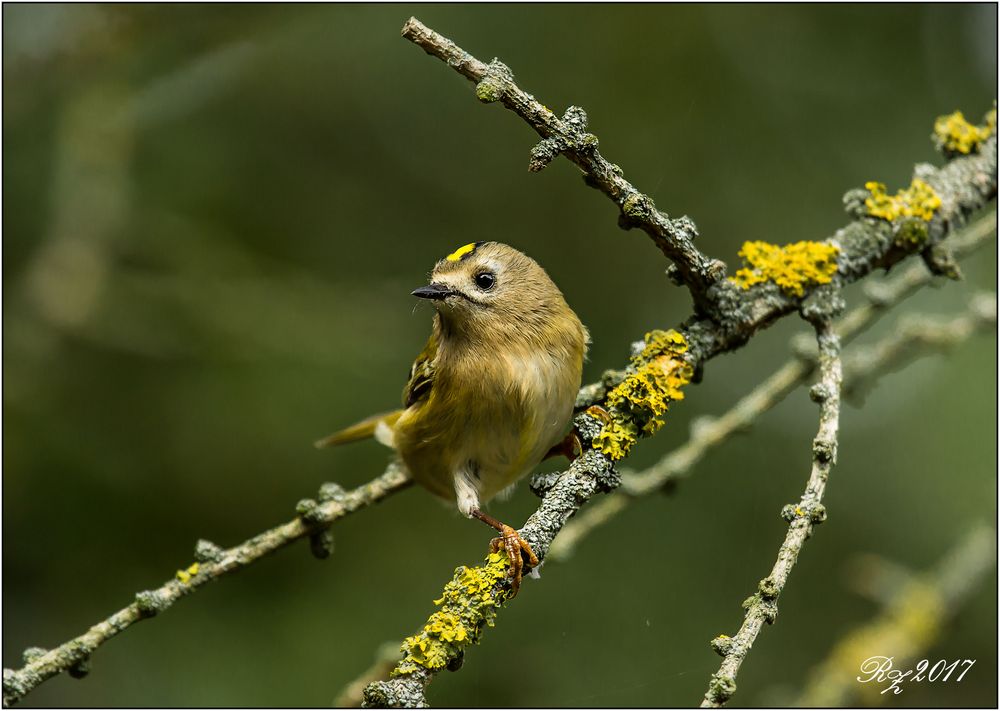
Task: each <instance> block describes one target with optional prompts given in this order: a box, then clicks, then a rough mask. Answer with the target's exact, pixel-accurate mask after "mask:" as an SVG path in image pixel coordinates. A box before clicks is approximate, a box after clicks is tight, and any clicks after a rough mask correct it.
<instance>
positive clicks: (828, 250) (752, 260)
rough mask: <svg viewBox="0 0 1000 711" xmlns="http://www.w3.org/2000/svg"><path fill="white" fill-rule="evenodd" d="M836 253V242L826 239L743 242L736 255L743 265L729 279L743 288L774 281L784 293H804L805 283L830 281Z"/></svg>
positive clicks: (795, 294) (833, 270)
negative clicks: (741, 259) (778, 243)
mask: <svg viewBox="0 0 1000 711" xmlns="http://www.w3.org/2000/svg"><path fill="white" fill-rule="evenodd" d="M839 252H840V248H839V247H838V246H837V245H835V244H828V243H826V242H795V243H794V244H789V245H785V246H784V247H781V246H778V245H774V244H770V243H768V242H744V243H743V248H742V249H740V251H739V256H740V257H742V258H743V261H744V263H745V264H746V266H745V267H743V268H742V269H740V270H738V271H737V272H736V274H735V275H734V276H732V277H730V279H729V280H730V281H731V282H733V283H735V284H737V285H739V286H741V287H743V288H744V289H749V288H750V287H751V286H754V285H755V284H761V283H764V282H773V283H775V284H777V285H778V286H779V287H780V288H781V290H782V291H783V292H785V293H786V294H789V295H792V296H803V295H804V294H805V287H806V286H811V285H815V284H829V283H830V282H831V281H832V280H833V275H834V274H836V273H837V254H838V253H839Z"/></svg>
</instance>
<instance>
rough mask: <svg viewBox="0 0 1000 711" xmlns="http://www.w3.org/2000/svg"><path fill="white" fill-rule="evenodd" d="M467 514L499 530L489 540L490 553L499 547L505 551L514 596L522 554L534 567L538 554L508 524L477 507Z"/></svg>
mask: <svg viewBox="0 0 1000 711" xmlns="http://www.w3.org/2000/svg"><path fill="white" fill-rule="evenodd" d="M469 515H470V516H472V517H473V518H478V519H479V520H480V521H482V522H483V523H485V524H486V525H487V526H491V527H492V528H495V529H496V530H497V531H499V532H500V535H499V536H498V537H497V538H494V539H493V540H492V541H490V553H496V552H497V551H498V550H500V549H501V548H503V549H504V550H505V551H506V552H507V557H508V558H509V559H510V596H511V597H514V596H515V595H517V591H518V590H519V589H520V587H521V577H522V574H523V572H524V558H523V557H522V554H524V555H525V556H527V560H528V568H534V567H535V566H537V565H538V556H536V555H535V552H534V551H533V550H531V546H530V545H528V542H527V541H526V540H524V539H523V538H521V536H520V535H518V533H517V531H515V530H514V529H513V528H511V527H510V526H508V525H506V524H504V523H500V522H499V521H497V520H496V519H495V518H493V517H492V516H490V515H489V514H486V513H483V512H482V511H480V510H479V509H478V508H474V509H472V511H470V512H469Z"/></svg>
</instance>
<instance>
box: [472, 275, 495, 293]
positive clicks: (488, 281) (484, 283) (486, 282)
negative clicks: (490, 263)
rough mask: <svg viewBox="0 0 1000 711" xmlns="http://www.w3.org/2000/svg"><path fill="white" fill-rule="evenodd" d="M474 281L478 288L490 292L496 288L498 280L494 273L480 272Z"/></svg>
mask: <svg viewBox="0 0 1000 711" xmlns="http://www.w3.org/2000/svg"><path fill="white" fill-rule="evenodd" d="M473 281H475V282H476V286H478V287H479V288H480V289H482V290H483V291H489V290H490V289H492V288H493V287H494V286H496V283H497V278H496V275H495V274H493V273H492V272H479V273H478V274H476V276H475V277H474V278H473Z"/></svg>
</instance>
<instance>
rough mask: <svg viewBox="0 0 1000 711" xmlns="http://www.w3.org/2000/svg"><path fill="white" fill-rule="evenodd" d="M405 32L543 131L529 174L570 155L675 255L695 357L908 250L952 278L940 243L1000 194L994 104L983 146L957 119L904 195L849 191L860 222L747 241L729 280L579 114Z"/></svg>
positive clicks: (454, 48) (429, 36)
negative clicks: (829, 232)
mask: <svg viewBox="0 0 1000 711" xmlns="http://www.w3.org/2000/svg"><path fill="white" fill-rule="evenodd" d="M402 35H403V37H404V38H406V39H408V40H410V41H411V42H413V43H414V44H416V45H417V46H419V47H421V48H422V49H423V50H424V51H426V52H427V53H428V54H430V55H432V56H434V57H437V58H438V59H440V60H442V61H443V62H445V63H446V64H447V65H448V66H450V67H452V68H453V69H455V71H457V72H458V73H459V74H461V75H462V76H464V77H466V78H467V79H469V80H471V81H473V82H476V96H477V98H479V100H480V101H484V102H487V103H490V102H496V101H499V102H500V103H502V104H503V105H504V106H506V107H507V108H509V109H511V110H512V111H514V113H516V114H517V115H518V116H520V117H521V118H522V119H523V120H524V121H525V122H526V123H527V124H528V125H529V126H531V127H532V128H533V129H534V130H535V131H536V132H537V133H538V134H539V135H540V136H542V138H543V140H542V142H541V143H540V144H539V145H538V146H536V147H535V148H534V149H533V150H532V158H531V162H530V164H529V167H530V168H531V169H532V170H541V169H542V168H543V167H544V166H545V165H547V164H548V162H550V161H551V160H553V159H554V158H555V157H556V156H557V155H559V154H560V153H562V154H563V155H565V156H566V157H567V158H568V159H569V160H571V161H573V163H575V164H576V165H577V166H578V167H579V168H580V169H581V170H582V171H583V172H584V175H585V177H586V179H587V182H588V184H590V185H593V186H595V187H597V188H599V189H600V190H601V191H602V192H603V193H605V194H606V195H607V196H608V197H609V198H611V199H612V200H613V201H614V202H615V204H616V205H618V207H619V209H620V210H621V212H622V215H621V219H620V220H619V224H620V225H621V226H622V227H624V228H626V229H630V228H632V227H641V228H642V229H643V230H644V231H645V232H646V233H647V234H649V235H650V237H652V238H653V241H654V242H655V243H656V244H657V246H658V247H659V248H660V249H661V250H662V251H663V252H664V254H666V255H667V256H668V257H669V258H670V259H671V260H673V262H674V267H675V270H676V271H675V276H676V277H677V279H678V280H679V281H681V282H683V283H684V284H686V285H687V286H688V288H689V289H690V291H691V294H692V297H693V299H694V302H695V307H696V317H695V318H692V320H691V321H689V322H688V324H686V326H687V336H688V338H689V342H690V346H691V350H692V353H693V354H694V355H695V356H696V358H695V360H696V361H698V362H700V361H702V360H705V359H707V358H709V357H711V356H712V355H715V354H717V353H719V352H722V351H728V350H732V349H734V348H737V347H739V346H741V345H743V344H744V343H745V342H746V341H747V340H748V339H749V338H750V337H751V336H752V335H753V334H754V333H756V332H757V331H759V330H760V329H761V328H764V327H766V326H768V325H769V324H771V323H773V322H774V320H775V319H777V318H779V317H780V316H783V315H785V314H787V313H790V312H792V311H795V310H797V309H799V308H801V307H802V306H803V305H804V304H806V303H807V302H808V301H809V300H810V298H811V297H815V298H818V299H824V298H826V297H827V296H828V295H829V294H830V293H831V291H830V290H829V289H826V288H825V286H826V285H830V286H831V287H833V288H834V291H833V293H835V288H836V287H838V286H841V285H843V284H845V283H848V282H852V281H855V280H857V279H859V278H861V277H863V276H865V275H867V274H868V273H870V272H871V271H873V270H874V269H877V268H888V267H890V266H892V265H893V264H895V263H897V262H899V261H900V260H902V259H904V258H905V257H906V256H908V255H910V254H919V255H920V256H921V257H922V258H923V260H924V262H925V263H926V264H927V266H928V268H930V269H931V271H933V272H935V273H937V274H943V275H951V276H956V275H957V272H956V271H955V270H954V264H953V260H952V259H951V257H950V255H949V253H948V252H947V250H944V249H941V248H940V245H939V243H940V242H941V240H942V239H943V238H944V237H945V236H946V235H947V233H948V232H949V231H950V230H951V229H952V228H953V227H955V226H958V225H960V224H961V223H962V221H963V220H964V218H965V216H966V215H968V214H969V213H970V212H972V211H974V210H977V209H979V208H981V207H983V205H985V204H986V202H987V201H989V200H990V199H992V198H993V197H995V196H996V190H997V174H996V173H997V138H996V118H995V109H994V110H993V111H992V112H990V114H988V116H987V119H986V125H985V126H983V127H982V128H981V129H977V132H976V134H975V137H974V138H975V140H970V139H968V138H967V136H966V134H967V133H968V129H967V128H966V127H965V126H964V125H962V124H960V123H957V122H951V123H948V125H946V126H943V127H941V128H940V130H936V131H935V136H936V138H935V140H936V142H937V143H938V145H939V147H940V148H941V150H942V152H943V153H944V155H945V156H946V157H947V158H949V159H950V160H949V162H948V163H947V164H946V165H945V166H944V167H942V168H934V167H933V166H930V165H928V164H926V163H922V164H919V165H917V166H916V169H915V170H914V177H913V180H912V181H911V184H910V186H909V187H908V188H906V189H903V190H900V191H898V192H897V193H895V194H894V195H889V194H888V193H887V191H886V188H885V186H884V185H882V184H881V183H879V182H877V181H869V182H868V183H866V184H865V187H864V189H857V190H852V191H850V192H849V193H847V195H845V196H844V206H845V209H846V211H847V213H848V215H849V216H850V217H851V218H852V219H853V222H851V223H850V224H849V225H847V226H846V227H844V228H843V229H841V230H838V231H837V233H836V234H835V235H833V237H831V238H830V239H828V240H825V241H823V242H798V243H796V244H793V245H789V246H788V247H785V248H777V247H775V246H774V245H767V244H766V243H760V242H748V243H746V244H745V245H744V249H743V250H742V252H741V255H740V256H743V257H744V259H746V260H747V266H746V267H744V268H743V269H741V270H739V271H738V272H737V273H736V275H735V276H734V277H732V278H731V279H724V278H723V277H724V273H725V265H724V263H723V262H721V261H719V260H716V259H711V258H709V257H707V256H705V255H703V254H701V252H699V251H698V250H697V249H695V248H694V246H693V244H692V239H693V238H694V237H695V235H696V234H697V232H696V230H695V227H694V223H693V222H692V221H691V220H690V219H688V218H687V217H681V218H679V219H677V220H671V219H669V218H668V217H667V216H666V215H664V214H663V213H662V212H661V211H659V210H658V209H656V207H655V205H654V204H653V200H652V198H650V197H649V196H647V195H645V194H643V193H642V192H640V191H639V190H638V189H637V188H635V187H634V186H633V185H632V184H631V183H629V182H628V181H626V180H625V179H624V177H623V176H622V172H621V169H620V168H618V167H617V166H616V165H614V164H613V163H610V162H609V161H607V160H606V159H605V158H604V157H603V156H601V155H600V153H599V152H598V150H597V144H598V141H597V138H596V137H595V136H593V135H592V134H590V133H587V132H586V130H585V129H586V112H584V110H583V109H581V108H579V107H575V106H573V107H570V108H569V109H567V110H566V113H565V114H564V115H563V117H562V118H559V117H557V116H556V114H555V113H553V112H552V111H551V110H550V109H548V108H547V107H546V106H545V105H544V104H542V103H540V102H539V101H537V100H536V99H535V98H534V97H533V96H532V95H530V94H528V93H526V92H525V91H524V90H522V89H521V88H520V87H519V86H518V85H517V84H516V83H515V82H514V75H513V73H512V72H511V70H510V69H509V68H508V67H507V66H506V65H504V64H503V63H501V62H500V61H499V60H497V59H494V60H493V61H492V62H491V63H490V64H486V63H484V62H482V61H480V60H478V59H476V58H475V57H473V56H472V55H471V54H469V53H468V52H466V51H465V50H464V49H462V48H461V47H459V46H458V45H456V44H455V43H454V42H452V41H451V40H449V39H448V38H446V37H444V36H442V35H440V34H438V33H437V32H435V31H434V30H432V29H430V28H429V27H427V26H426V25H424V24H423V23H421V22H420V21H419V20H417V19H416V18H410V19H409V20H408V21H407V22H406V24H405V25H404V26H403V30H402ZM954 146H961V147H962V148H964V149H965V150H964V151H963V150H961V149H955V148H954ZM834 259H835V265H834ZM831 265H834V268H833V270H831V269H830V267H831ZM747 290H749V291H747Z"/></svg>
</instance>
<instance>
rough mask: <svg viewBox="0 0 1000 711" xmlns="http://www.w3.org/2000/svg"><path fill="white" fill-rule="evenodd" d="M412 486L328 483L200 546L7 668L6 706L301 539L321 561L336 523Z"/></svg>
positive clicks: (79, 669)
mask: <svg viewBox="0 0 1000 711" xmlns="http://www.w3.org/2000/svg"><path fill="white" fill-rule="evenodd" d="M410 483H411V481H410V479H409V478H408V477H407V476H406V473H405V472H404V471H403V470H402V468H401V467H399V466H397V465H395V464H393V465H390V466H389V467H388V468H387V469H386V471H385V473H383V474H382V475H381V476H379V477H377V478H375V479H373V480H372V481H370V482H368V483H367V484H363V485H361V486H359V487H357V488H356V489H352V490H350V491H344V490H343V489H342V488H340V487H339V486H337V485H336V484H324V485H323V487H322V488H321V489H320V495H319V501H313V500H311V499H306V500H304V501H302V502H299V506H298V510H299V514H300V515H299V516H298V517H296V518H295V519H293V520H291V521H289V522H288V523H285V524H282V525H281V526H277V527H275V528H272V529H270V530H268V531H264V532H263V533H260V534H258V535H256V536H254V537H253V538H251V539H249V540H247V541H244V542H243V543H241V544H239V545H238V546H233V547H232V548H228V549H222V548H220V547H219V546H216V545H215V544H214V543H210V542H208V541H198V544H197V545H196V546H195V551H194V557H195V561H194V562H193V563H192V564H191V565H190V566H188V567H185V568H184V569H182V570H178V571H177V574H176V575H175V576H174V578H173V579H171V580H168V581H167V582H166V583H164V584H163V585H161V586H160V587H158V588H156V589H155V590H144V591H142V592H139V593H136V596H135V601H134V602H133V603H131V604H130V605H127V606H126V607H124V608H122V609H121V610H119V611H118V612H116V613H114V614H113V615H111V616H110V617H108V618H107V619H104V620H101V621H100V622H98V623H97V624H96V625H94V626H93V627H91V628H90V629H89V630H87V631H86V632H84V633H83V634H82V635H80V636H79V637H76V638H74V639H71V640H70V641H68V642H65V643H63V644H61V645H59V646H58V647H56V648H55V649H51V650H44V649H40V648H38V647H32V648H29V649H28V650H27V651H26V652H25V654H24V657H25V658H24V666H23V667H21V668H20V669H16V670H15V669H4V670H3V704H4V706H10V705H11V704H13V703H15V702H17V701H18V700H19V699H21V698H22V697H23V696H24V695H25V694H27V693H29V692H30V691H31V690H32V689H34V688H35V687H37V686H38V685H39V684H41V683H42V682H44V681H45V680H46V679H49V678H51V677H53V676H55V675H56V674H59V673H61V672H64V671H69V673H70V674H72V675H73V676H83V675H85V674H86V673H87V671H88V663H89V659H90V655H91V654H92V653H93V652H94V650H96V649H97V648H98V647H100V646H101V645H102V644H104V643H105V642H107V641H108V640H109V639H111V638H112V637H114V636H115V635H117V634H118V633H119V632H122V631H124V630H125V629H128V628H129V627H130V626H132V625H133V624H135V623H136V622H139V621H140V620H144V619H148V618H150V617H153V616H154V615H157V614H159V613H161V612H163V611H165V610H166V609H167V608H169V607H170V606H171V605H173V604H174V603H175V602H177V601H178V600H180V599H181V598H183V597H185V596H187V595H190V594H191V593H193V592H194V591H195V590H198V589H199V588H201V587H202V586H204V585H207V584H208V583H210V582H212V581H213V580H217V579H219V578H220V577H222V576H223V575H226V574H228V573H233V572H235V571H237V570H240V569H242V568H245V567H246V566H248V565H250V564H252V563H254V562H256V561H257V560H260V559H261V558H263V557H264V556H266V555H267V554H269V553H273V552H274V551H276V550H278V549H280V548H284V547H285V546H287V545H289V544H291V543H294V542H295V541H298V540H299V539H302V538H310V544H311V546H312V550H313V553H314V554H315V555H316V556H317V557H320V558H324V557H326V556H327V555H329V553H330V546H331V545H332V541H333V539H332V538H331V537H330V535H329V531H328V530H327V529H328V528H329V526H330V524H332V523H333V522H334V521H336V520H338V519H340V518H343V517H344V516H346V515H347V514H350V513H352V512H354V511H357V510H359V509H362V508H365V507H367V506H371V505H372V504H374V503H377V502H379V501H381V500H382V499H384V498H385V497H386V496H388V495H390V494H392V493H394V492H396V491H399V490H400V489H403V488H405V487H407V486H409V485H410Z"/></svg>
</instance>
